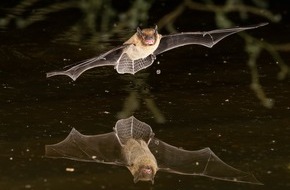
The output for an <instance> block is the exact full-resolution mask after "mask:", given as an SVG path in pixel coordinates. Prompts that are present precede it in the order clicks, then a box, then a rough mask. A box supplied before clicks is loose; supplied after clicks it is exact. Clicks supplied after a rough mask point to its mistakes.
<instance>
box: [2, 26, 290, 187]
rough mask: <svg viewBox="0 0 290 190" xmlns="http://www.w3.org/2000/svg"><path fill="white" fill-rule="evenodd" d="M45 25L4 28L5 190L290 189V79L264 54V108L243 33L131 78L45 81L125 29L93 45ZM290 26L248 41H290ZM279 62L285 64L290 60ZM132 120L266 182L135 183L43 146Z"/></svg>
mask: <svg viewBox="0 0 290 190" xmlns="http://www.w3.org/2000/svg"><path fill="white" fill-rule="evenodd" d="M204 22H206V21H204ZM45 24H46V26H43V25H41V24H39V25H35V26H30V27H28V28H26V29H14V28H13V29H11V28H9V27H7V28H2V29H1V33H0V36H1V45H0V60H1V61H0V64H1V68H0V82H1V86H0V106H1V107H0V128H1V133H0V149H1V153H0V189H1V190H2V189H13V190H14V189H247V190H248V189H253V190H254V189H255V190H256V189H257V190H258V189H259V190H260V189H269V190H270V189H288V188H289V187H290V140H289V135H290V127H289V125H290V99H289V96H290V88H289V84H290V81H289V76H288V78H286V79H285V80H283V81H279V80H277V73H278V71H279V68H278V66H277V64H275V60H273V58H272V57H271V55H269V54H268V53H266V52H263V53H262V54H261V56H260V57H259V59H258V62H257V64H258V71H259V73H260V80H261V84H262V86H263V88H264V90H265V92H266V94H267V96H269V97H270V98H273V99H274V100H275V104H274V107H273V108H272V109H268V108H265V107H263V106H262V105H261V104H260V101H259V100H258V99H257V97H256V95H255V93H254V92H253V91H251V89H250V88H249V84H250V82H251V75H250V71H249V69H248V67H247V59H248V55H247V53H246V52H245V51H244V41H243V40H242V39H241V38H240V37H239V36H238V35H234V36H231V37H229V38H228V39H225V40H223V41H222V42H220V43H219V44H218V45H217V46H215V47H214V48H213V49H207V48H204V47H200V46H191V47H184V48H179V49H176V50H174V51H170V52H168V53H164V54H163V55H162V56H159V57H158V60H157V61H158V62H160V64H157V62H156V63H155V64H154V65H153V66H151V67H150V68H148V69H146V70H143V71H141V72H139V73H137V74H136V75H135V76H132V75H129V74H125V75H119V74H118V73H116V72H115V70H114V69H113V68H112V67H102V68H97V69H93V70H90V71H88V72H86V73H84V74H83V75H82V76H81V77H80V78H79V79H78V80H77V81H76V82H72V81H71V80H70V79H69V78H68V77H64V76H63V77H62V76H61V77H55V78H49V79H47V78H45V73H46V72H48V71H51V70H54V69H57V68H61V67H63V66H64V65H68V64H71V63H73V62H75V61H80V60H82V59H86V58H89V57H92V56H94V55H96V52H97V54H98V53H101V52H102V51H101V50H103V49H110V48H112V47H114V46H115V45H116V44H120V43H121V41H122V40H123V39H122V38H125V37H124V36H125V33H126V35H128V34H127V31H125V32H124V31H120V34H121V33H123V34H124V36H123V37H122V38H121V37H119V38H117V40H110V39H107V40H104V41H103V43H99V45H96V46H94V47H92V46H91V45H87V44H82V43H71V42H72V41H66V42H64V41H61V40H60V41H54V40H53V38H52V34H54V33H55V30H62V29H60V28H58V26H54V23H51V22H48V23H45ZM67 24H69V23H67ZM188 24H189V22H188V23H187V25H188ZM187 27H188V26H187ZM289 27H290V26H289V23H288V25H287V24H283V22H281V23H280V24H270V25H269V26H267V27H265V28H260V29H259V30H256V31H252V32H250V34H252V35H254V36H256V37H259V36H261V37H263V38H264V40H267V39H269V40H268V41H269V42H271V43H282V42H283V43H286V42H288V43H289V40H290V39H289V37H288V39H287V35H286V34H288V33H289V32H290V29H289ZM64 28H65V25H64ZM211 28H214V27H211ZM277 28H278V29H279V30H278V29H277ZM131 33H132V32H131ZM274 36H275V37H274ZM285 40H286V41H285ZM287 40H288V41H287ZM80 48H81V49H82V50H81V51H80ZM281 56H282V58H283V60H284V61H285V62H286V63H288V64H289V61H290V56H289V53H287V52H282V53H281ZM157 71H158V72H159V71H161V73H160V74H157V73H158V72H157ZM132 114H134V116H135V117H136V118H138V119H139V120H141V121H144V122H146V123H148V124H149V125H150V126H151V127H152V129H153V131H154V132H155V135H156V136H157V137H158V138H159V139H162V140H163V141H165V142H167V143H169V144H172V145H174V146H177V147H183V148H184V149H188V150H197V149H201V148H204V147H210V148H211V149H212V150H213V151H214V152H215V153H216V154H217V155H218V156H219V157H220V158H221V159H223V160H224V161H225V162H226V163H228V164H230V165H232V166H234V167H236V168H239V169H241V170H244V171H250V172H252V173H253V174H254V175H255V176H256V177H257V179H258V180H259V181H261V182H262V183H264V185H263V186H259V185H251V184H240V183H231V182H223V181H218V180H211V179H208V178H204V177H196V176H181V175H177V174H169V173H162V172H159V173H157V176H156V179H155V184H154V185H151V184H149V183H142V182H140V183H137V184H134V183H133V179H132V176H131V174H130V173H129V171H128V170H127V169H126V168H122V167H117V166H110V165H101V164H95V163H81V162H76V161H70V160H65V159H50V158H45V157H44V146H45V145H46V144H54V143H57V142H59V141H61V140H63V139H64V138H65V137H66V136H67V135H68V133H69V131H70V130H71V128H72V127H75V128H76V129H77V130H79V131H80V132H82V133H83V134H88V135H93V134H101V133H107V132H111V131H112V128H113V127H114V124H115V122H116V121H117V120H118V119H119V118H120V117H127V116H130V115H132ZM66 168H74V169H75V170H74V172H68V171H66Z"/></svg>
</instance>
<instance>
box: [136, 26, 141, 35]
mask: <svg viewBox="0 0 290 190" xmlns="http://www.w3.org/2000/svg"><path fill="white" fill-rule="evenodd" d="M137 33H138V34H139V35H142V30H141V29H140V27H137Z"/></svg>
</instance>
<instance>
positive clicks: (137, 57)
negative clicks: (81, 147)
mask: <svg viewBox="0 0 290 190" xmlns="http://www.w3.org/2000/svg"><path fill="white" fill-rule="evenodd" d="M266 24H267V23H261V24H258V25H253V26H247V27H235V28H228V29H218V30H212V31H206V32H184V33H177V34H172V35H164V36H162V35H161V34H158V31H157V27H155V28H154V29H153V28H146V29H143V30H141V29H140V28H137V32H136V33H135V34H134V35H133V36H132V37H131V38H130V39H129V40H127V41H126V42H125V43H124V44H123V45H121V46H119V47H116V48H114V49H112V50H110V51H108V52H106V53H104V54H101V55H100V56H97V57H93V58H91V59H88V60H85V61H83V62H80V63H79V64H77V65H74V66H72V67H70V68H69V69H66V70H64V71H55V72H49V73H47V75H46V76H47V77H51V76H55V75H67V76H69V77H70V78H72V79H73V80H76V79H77V78H78V77H79V76H80V75H81V74H82V73H83V72H85V71H86V70H88V69H91V68H94V67H100V66H110V65H111V66H114V68H115V69H116V70H117V72H118V73H120V74H124V73H130V74H135V73H136V72H138V71H140V70H142V69H145V68H147V67H149V66H150V65H152V64H153V62H154V60H155V59H156V56H157V55H159V54H161V53H163V52H166V51H168V50H171V49H174V48H177V47H181V46H185V45H192V44H196V45H202V46H206V47H208V48H211V47H213V46H214V45H215V44H216V43H218V42H219V41H220V40H222V39H224V38H225V37H227V36H229V35H232V34H235V33H237V32H241V31H244V30H249V29H255V28H258V27H261V26H264V25H266Z"/></svg>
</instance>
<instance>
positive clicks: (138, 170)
mask: <svg viewBox="0 0 290 190" xmlns="http://www.w3.org/2000/svg"><path fill="white" fill-rule="evenodd" d="M45 149H46V150H45V153H46V156H47V157H53V158H67V159H72V160H77V161H87V162H97V163H103V164H114V165H120V166H125V167H127V168H128V169H129V170H130V172H131V173H132V175H133V177H134V182H135V183H136V182H138V181H139V180H140V181H151V182H152V183H153V182H154V177H155V174H156V172H157V171H164V172H171V173H177V174H182V175H198V176H206V177H209V178H214V179H219V180H225V181H233V182H244V183H251V184H261V183H260V182H259V181H257V179H256V178H255V177H254V175H253V174H251V173H247V172H243V171H241V170H238V169H235V168H233V167H231V166H229V165H228V164H226V163H224V162H223V161H222V160H221V159H220V158H218V157H217V156H216V155H215V154H214V153H213V152H212V151H211V149H209V148H204V149H201V150H197V151H188V150H183V149H181V148H177V147H174V146H171V145H169V144H167V143H165V142H163V141H161V140H159V139H157V138H155V137H154V133H153V131H152V129H151V127H150V126H149V125H147V124H146V123H144V122H141V121H139V120H137V119H136V118H135V117H133V116H131V117H130V118H127V119H121V120H119V121H117V123H116V125H115V127H114V132H110V133H106V134H100V135H90V136H88V135H82V134H81V133H79V132H78V131H77V130H76V129H72V131H71V132H70V134H69V135H68V137H67V138H66V139H65V140H63V141H61V142H59V143H57V144H54V145H46V147H45Z"/></svg>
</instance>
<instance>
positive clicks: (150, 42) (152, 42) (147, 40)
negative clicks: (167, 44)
mask: <svg viewBox="0 0 290 190" xmlns="http://www.w3.org/2000/svg"><path fill="white" fill-rule="evenodd" d="M145 43H146V44H147V45H153V44H154V43H155V40H154V39H146V40H145Z"/></svg>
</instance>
